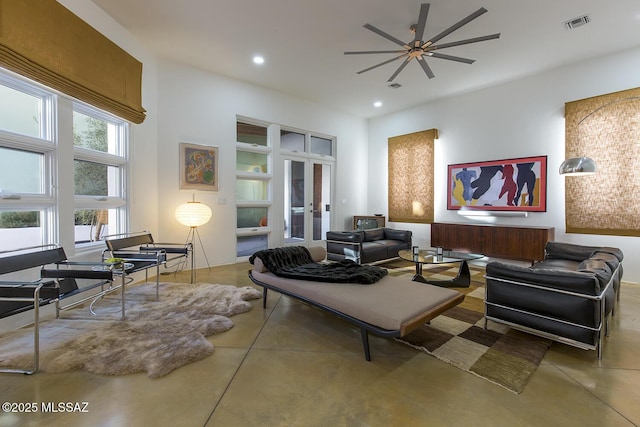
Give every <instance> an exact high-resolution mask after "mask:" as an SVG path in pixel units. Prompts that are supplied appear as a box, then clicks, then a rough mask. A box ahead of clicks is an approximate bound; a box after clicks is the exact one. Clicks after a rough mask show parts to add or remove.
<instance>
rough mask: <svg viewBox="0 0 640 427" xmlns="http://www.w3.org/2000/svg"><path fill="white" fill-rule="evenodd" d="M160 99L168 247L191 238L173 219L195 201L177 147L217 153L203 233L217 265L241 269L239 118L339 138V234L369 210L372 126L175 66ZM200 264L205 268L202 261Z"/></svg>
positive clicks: (161, 74) (161, 81)
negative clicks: (184, 186) (183, 184)
mask: <svg viewBox="0 0 640 427" xmlns="http://www.w3.org/2000/svg"><path fill="white" fill-rule="evenodd" d="M158 93H159V96H158V171H159V173H158V187H159V192H160V197H159V205H158V215H159V228H160V233H161V235H162V238H163V239H165V240H164V241H182V240H184V238H185V237H186V235H187V232H188V230H187V229H186V228H185V227H184V226H181V225H180V224H178V222H177V221H176V220H175V217H174V211H175V209H176V207H177V206H179V205H180V204H182V203H185V202H187V201H189V200H191V197H192V194H193V193H194V192H193V191H185V190H182V191H181V190H179V171H178V168H179V165H178V155H179V151H178V144H179V143H180V142H189V143H195V144H203V145H214V146H218V147H219V156H220V157H219V174H220V175H219V191H218V192H208V191H198V192H196V200H198V201H200V202H203V203H206V204H207V205H209V206H210V207H211V208H212V210H213V217H212V219H211V221H210V222H209V223H207V224H205V225H204V226H202V227H199V228H198V230H199V233H200V236H201V238H202V241H203V243H204V245H205V250H206V253H207V257H208V259H209V262H210V263H211V265H219V264H230V263H234V262H235V261H236V255H235V254H236V246H235V243H236V236H235V228H236V208H235V190H236V183H235V156H236V154H235V150H236V115H240V116H244V117H249V118H253V119H258V120H263V121H267V122H270V123H277V124H281V125H287V126H291V127H294V128H299V129H304V130H307V131H312V132H318V133H321V134H326V135H332V136H336V137H337V154H336V157H337V159H338V167H337V171H336V181H337V182H338V185H337V186H336V202H337V203H336V206H334V213H335V215H336V216H335V218H337V221H336V222H337V224H336V225H335V228H339V229H342V228H346V225H347V224H346V221H347V218H349V217H350V216H351V215H355V214H359V213H361V212H363V211H365V210H366V193H365V192H364V191H362V190H363V189H365V188H366V187H367V165H366V152H367V122H366V120H364V119H360V118H355V117H351V116H347V115H344V114H342V113H338V112H336V111H334V110H332V109H330V108H327V107H323V106H320V105H317V104H314V103H311V102H307V101H303V100H300V99H296V98H293V97H291V96H288V95H283V94H281V93H277V92H274V91H271V90H267V89H264V88H261V87H258V86H254V85H250V84H247V83H243V82H240V81H237V80H234V79H230V78H226V77H222V76H218V75H215V74H212V73H208V72H205V71H201V70H197V69H194V68H192V67H189V66H186V65H182V64H178V63H175V62H170V61H161V62H160V63H159V66H158ZM136 165H137V163H136ZM274 168H281V165H274ZM274 191H276V192H277V191H281V190H280V189H278V188H275V189H274ZM277 198H278V195H275V196H274V199H277ZM166 239H169V240H166ZM199 250H200V248H199V247H197V248H196V253H197V252H198V251H199ZM197 264H198V266H199V267H203V266H206V264H205V260H204V258H203V257H202V255H201V254H200V255H198V253H197Z"/></svg>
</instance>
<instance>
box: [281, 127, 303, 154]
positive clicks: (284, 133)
mask: <svg viewBox="0 0 640 427" xmlns="http://www.w3.org/2000/svg"><path fill="white" fill-rule="evenodd" d="M280 148H281V149H283V150H287V151H298V152H304V151H305V150H304V135H303V134H301V133H297V132H291V131H288V130H281V131H280Z"/></svg>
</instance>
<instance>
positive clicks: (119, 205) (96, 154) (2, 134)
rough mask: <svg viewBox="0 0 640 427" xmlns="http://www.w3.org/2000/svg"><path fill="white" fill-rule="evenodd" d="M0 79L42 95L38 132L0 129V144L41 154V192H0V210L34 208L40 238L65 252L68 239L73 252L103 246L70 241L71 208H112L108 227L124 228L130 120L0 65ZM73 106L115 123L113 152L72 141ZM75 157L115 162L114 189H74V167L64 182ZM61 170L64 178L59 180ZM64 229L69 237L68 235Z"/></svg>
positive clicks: (115, 230)
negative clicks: (90, 192)
mask: <svg viewBox="0 0 640 427" xmlns="http://www.w3.org/2000/svg"><path fill="white" fill-rule="evenodd" d="M0 85H3V86H5V87H7V88H9V89H13V90H16V91H18V92H23V93H26V94H28V95H31V96H35V97H38V98H40V99H41V107H40V117H39V119H40V137H39V138H38V137H34V136H29V135H23V134H19V133H15V132H11V131H9V130H4V129H0V147H2V148H7V149H13V150H19V151H26V152H33V153H36V154H42V155H43V160H42V165H41V173H42V177H41V179H42V181H43V182H42V184H41V185H42V187H41V188H42V193H40V194H33V193H20V192H16V191H9V192H4V193H3V192H0V212H16V211H39V212H40V227H41V229H42V230H41V240H42V242H41V244H43V245H46V244H53V243H57V244H61V245H62V246H67V248H66V249H67V253H68V254H72V253H73V252H74V251H72V250H71V248H69V247H68V246H71V245H72V244H73V248H74V249H75V251H76V252H77V250H78V249H81V250H85V249H92V248H97V247H100V248H102V246H103V245H104V243H103V242H100V241H98V242H95V241H92V242H89V243H76V242H75V237H74V236H75V231H76V230H75V220H74V218H75V211H76V210H87V209H91V210H102V209H116V213H117V215H116V216H117V218H116V220H117V221H116V224H114V225H113V226H112V227H113V228H112V229H111V231H110V233H111V234H115V233H123V232H127V231H128V229H129V224H128V222H129V209H130V204H129V201H128V197H127V196H128V181H129V175H130V170H129V168H130V165H129V141H130V139H131V127H130V123H129V122H128V121H127V120H125V119H122V118H119V117H117V116H115V115H113V114H111V113H108V112H105V111H103V110H100V109H98V108H97V107H93V106H90V105H88V104H84V103H82V102H80V101H77V100H74V99H72V98H70V97H68V96H66V95H64V94H61V93H59V92H57V91H55V90H53V89H50V88H47V87H45V86H43V85H41V84H39V83H36V82H33V81H30V80H28V79H27V78H25V77H22V76H19V75H17V74H15V73H12V72H9V71H7V70H5V69H2V68H0ZM73 111H77V112H79V113H82V114H85V115H88V116H92V117H95V118H97V119H101V120H106V121H107V122H108V125H114V126H116V138H117V144H118V149H117V154H110V153H106V152H100V151H96V150H91V149H88V148H84V147H76V146H75V144H74V141H73ZM68 139H71V140H68ZM71 157H72V158H71ZM75 160H82V161H90V162H93V163H98V164H102V165H107V166H111V167H116V168H117V172H116V173H117V180H118V183H117V185H118V188H117V194H116V195H115V196H107V197H102V196H86V195H76V194H75V186H74V185H73V180H74V178H73V173H71V177H70V179H71V181H70V182H71V183H72V185H71V186H69V185H66V184H65V183H67V182H69V181H68V180H69V172H68V170H67V169H68V166H69V165H71V166H73V165H74V161H75ZM63 175H64V181H63V182H62V183H61V177H62V176H63ZM9 190H10V189H9ZM69 231H72V232H71V233H69ZM69 234H71V237H68V236H69ZM12 246H16V247H15V248H14V249H17V248H18V247H20V246H21V245H12Z"/></svg>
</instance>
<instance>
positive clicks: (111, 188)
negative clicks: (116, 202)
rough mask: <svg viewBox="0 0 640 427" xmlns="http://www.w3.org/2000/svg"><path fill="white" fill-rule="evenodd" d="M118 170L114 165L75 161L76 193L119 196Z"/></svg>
mask: <svg viewBox="0 0 640 427" xmlns="http://www.w3.org/2000/svg"><path fill="white" fill-rule="evenodd" d="M118 171H119V169H118V168H117V167H114V166H108V165H103V164H100V163H93V162H85V161H82V160H76V161H74V179H75V194H76V195H78V196H80V195H81V196H112V197H118V196H119V191H118V181H119V180H118Z"/></svg>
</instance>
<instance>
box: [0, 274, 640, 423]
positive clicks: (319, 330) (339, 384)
mask: <svg viewBox="0 0 640 427" xmlns="http://www.w3.org/2000/svg"><path fill="white" fill-rule="evenodd" d="M248 268H249V264H236V265H230V266H223V267H214V268H212V269H211V270H210V271H208V270H206V269H204V270H198V272H197V280H198V281H201V282H210V283H223V284H234V285H248V284H251V282H250V281H249V279H248V277H247V270H248ZM162 280H168V281H185V282H186V281H188V280H189V279H188V275H187V274H186V273H181V274H179V275H178V277H174V276H173V275H164V276H162ZM253 305H254V307H253V309H252V310H251V311H250V312H248V313H245V314H240V315H237V316H234V317H232V320H233V322H234V323H235V327H234V328H233V329H231V330H230V331H227V332H224V333H222V334H220V335H218V336H214V337H211V338H210V340H211V342H212V343H213V344H214V346H215V351H214V353H213V355H212V356H210V357H208V358H206V359H204V360H201V361H199V362H195V363H192V364H190V365H187V366H184V367H182V368H179V369H177V370H176V371H174V372H172V373H170V374H169V375H167V376H165V377H162V378H159V379H149V378H148V377H147V376H146V374H144V373H142V374H135V375H127V376H118V377H105V376H99V375H93V374H88V373H85V372H71V373H64V374H46V373H38V374H36V375H32V376H24V375H15V374H0V401H1V402H22V403H27V402H36V403H40V402H88V407H87V408H86V409H87V411H88V412H86V413H49V414H43V413H35V414H34V413H23V414H17V413H5V412H0V427H5V426H45V425H46V426H57V425H65V426H305V427H306V426H330V427H334V426H350V427H351V426H403V427H404V426H509V427H513V426H545V427H551V426H563V427H566V426H581V427H582V426H633V425H636V426H637V425H640V357H638V354H640V318H639V316H640V314H639V313H640V286H638V285H629V284H623V287H622V301H621V305H620V308H619V310H618V313H617V314H616V316H615V318H614V319H613V321H612V329H611V336H610V337H608V338H607V339H606V341H605V347H604V359H603V360H602V361H598V360H597V358H596V354H595V351H584V350H579V349H575V348H572V347H568V346H566V345H562V344H557V343H555V344H553V345H552V346H551V348H550V350H549V351H548V352H547V355H546V356H545V358H544V360H543V362H542V364H541V366H540V367H539V368H538V370H537V371H536V373H535V374H534V375H533V376H532V378H531V380H530V382H529V384H527V386H526V387H525V389H524V391H523V392H522V393H521V394H519V395H517V394H514V393H512V392H510V391H507V390H505V389H503V388H502V387H499V386H496V385H494V384H491V383H489V382H488V381H486V380H484V379H481V378H478V377H476V376H474V375H472V374H470V373H467V372H463V371H461V370H459V369H457V368H455V367H452V366H450V365H448V364H446V363H444V362H441V361H439V360H437V359H436V358H434V357H431V356H429V355H426V354H424V353H421V352H418V351H417V350H414V349H412V348H410V347H408V346H405V345H403V344H399V343H397V342H395V341H393V340H389V339H383V338H378V337H371V339H370V340H371V351H372V358H373V360H372V361H371V362H366V361H365V359H364V356H363V351H362V345H361V341H360V335H359V332H358V331H357V330H356V329H354V328H353V327H351V326H350V325H349V324H347V323H345V322H343V321H341V320H338V319H337V318H335V317H334V316H332V315H330V314H327V313H324V312H322V311H319V310H317V309H313V308H310V307H308V306H305V305H303V304H300V303H298V302H295V301H293V300H291V299H289V298H286V297H282V296H280V295H278V294H275V293H271V292H270V293H269V298H268V305H267V307H268V308H267V309H266V310H263V309H262V300H256V301H253ZM0 351H1V349H0Z"/></svg>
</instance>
